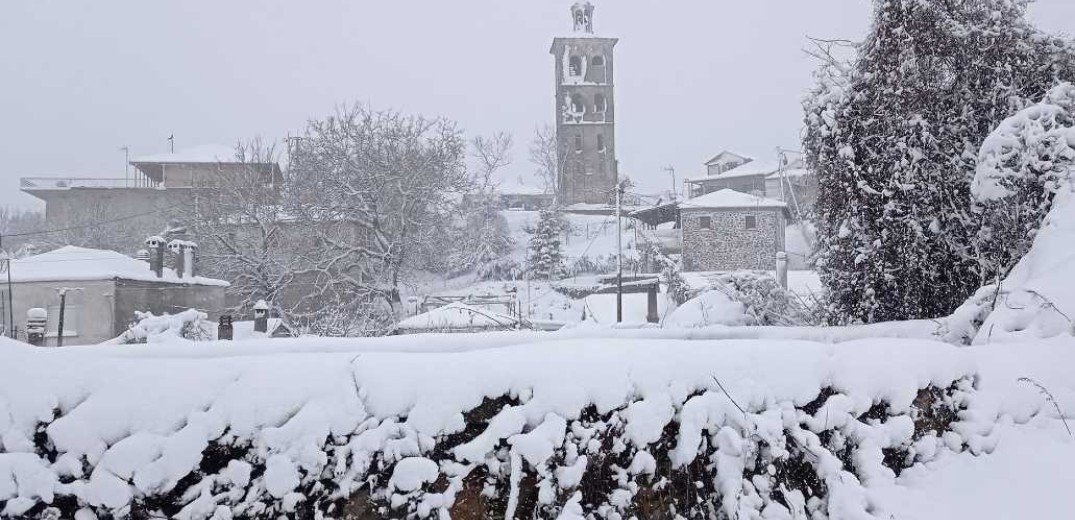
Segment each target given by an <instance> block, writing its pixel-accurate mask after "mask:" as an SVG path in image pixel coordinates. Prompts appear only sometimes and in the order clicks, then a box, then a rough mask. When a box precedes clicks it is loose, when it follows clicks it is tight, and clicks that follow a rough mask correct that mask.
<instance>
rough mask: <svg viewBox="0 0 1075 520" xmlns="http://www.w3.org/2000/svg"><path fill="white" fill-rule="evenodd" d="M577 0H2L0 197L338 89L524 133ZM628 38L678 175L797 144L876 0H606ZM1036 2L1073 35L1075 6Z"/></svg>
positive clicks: (474, 126) (330, 98)
mask: <svg viewBox="0 0 1075 520" xmlns="http://www.w3.org/2000/svg"><path fill="white" fill-rule="evenodd" d="M571 3H572V0H555V1H552V0H510V1H508V0H457V1H450V2H449V1H444V0H421V1H419V0H406V1H379V2H372V1H367V0H311V1H295V0H227V1H218V0H183V1H171V2H153V1H145V0H98V1H94V2H84V1H77V0H69V1H58V0H3V2H0V205H7V204H14V205H18V206H22V207H35V206H36V204H35V200H36V199H33V198H32V197H29V196H28V195H24V194H21V193H20V192H19V191H18V178H19V177H23V176H70V177H120V178H122V177H123V163H124V161H123V152H122V151H121V150H120V148H121V147H123V146H124V145H127V146H130V147H131V150H132V154H147V153H155V152H160V151H166V150H167V141H166V138H167V137H168V135H169V134H172V133H174V134H175V136H176V143H177V144H176V147H177V148H182V147H185V146H193V145H200V144H209V143H220V144H233V143H235V141H236V140H238V139H240V138H249V137H252V136H255V135H261V136H263V137H266V138H281V137H283V136H285V135H287V134H288V133H289V132H291V133H297V132H298V131H299V130H300V129H301V128H302V126H303V123H304V121H305V120H306V119H308V118H310V117H320V116H324V115H327V114H328V113H330V112H331V111H332V110H333V108H334V107H335V106H336V105H337V104H339V103H345V102H347V103H350V102H356V101H361V102H367V103H370V104H372V106H374V107H375V108H395V109H399V110H403V111H407V112H417V113H423V114H428V115H442V116H445V117H448V118H451V119H454V120H456V121H458V122H459V123H460V125H461V126H462V127H463V128H464V129H466V130H467V132H468V133H469V134H471V135H474V134H479V133H490V132H494V131H498V130H505V131H508V132H511V133H513V134H514V135H515V138H516V147H515V154H514V155H515V163H514V164H513V165H512V169H513V170H514V171H515V172H517V173H520V174H529V173H530V172H531V171H532V170H533V167H532V166H531V165H530V164H529V162H528V161H527V152H526V150H527V146H528V144H529V141H530V138H531V136H532V134H533V129H534V128H535V126H537V125H539V124H543V123H545V122H551V119H552V116H553V106H552V101H553V100H552V96H553V85H552V81H553V76H552V67H553V64H552V57H551V56H550V55H549V54H548V48H549V44H550V41H551V38H552V37H553V36H556V35H561V34H567V33H569V32H570V29H571V21H570V16H569V11H568V7H569V6H570V4H571ZM594 3H595V5H596V6H597V11H596V15H595V20H596V28H597V30H598V32H600V33H603V34H607V35H612V36H617V37H619V38H620V39H621V41H620V43H619V45H618V46H617V49H616V53H617V54H616V59H617V61H616V66H617V68H616V75H617V77H616V89H617V90H616V96H617V100H616V102H617V140H618V141H617V148H618V155H619V159H620V169H621V172H623V173H625V174H627V175H628V176H630V177H632V178H633V179H635V180H637V181H639V182H640V184H641V185H642V186H643V187H644V188H653V187H656V188H664V187H667V186H670V185H671V179H670V178H669V177H668V174H667V173H665V172H663V171H662V168H664V167H665V166H669V165H671V166H674V167H675V168H676V170H677V176H678V178H679V179H682V178H683V177H685V176H688V175H696V174H698V173H700V172H701V171H702V163H703V162H704V161H705V160H706V159H708V158H709V156H711V155H713V154H714V153H716V152H717V151H719V150H721V149H725V148H730V149H735V150H741V151H743V152H745V153H749V154H754V155H756V156H759V157H764V156H766V155H767V154H771V153H772V150H773V149H774V147H776V146H778V145H780V146H784V147H791V148H798V136H799V128H800V119H801V109H800V101H801V99H802V97H803V94H804V93H805V91H806V89H808V88H809V87H810V86H811V85H812V78H811V72H812V71H813V69H814V66H815V64H814V63H813V61H812V59H811V58H809V57H807V56H805V55H804V54H803V53H802V49H803V48H804V47H805V46H806V39H805V37H806V36H807V35H810V36H816V37H824V38H848V39H859V38H861V36H862V35H863V33H864V32H865V31H866V29H867V26H868V24H869V21H870V20H869V16H870V2H869V1H868V0H808V1H804V0H740V1H730V0H704V1H702V0H693V1H685V0H666V1H656V0H648V1H646V0H596V1H595V2H594ZM1031 15H1032V17H1033V18H1034V19H1035V20H1036V21H1038V23H1039V24H1040V25H1042V26H1043V27H1044V28H1046V29H1049V30H1053V31H1063V32H1066V33H1069V34H1071V33H1075V1H1072V0H1040V1H1039V2H1038V3H1037V4H1036V5H1035V6H1034V7H1033V8H1032V13H1031Z"/></svg>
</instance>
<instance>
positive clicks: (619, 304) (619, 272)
mask: <svg viewBox="0 0 1075 520" xmlns="http://www.w3.org/2000/svg"><path fill="white" fill-rule="evenodd" d="M622 198H623V182H622V181H620V182H618V183H616V323H623V221H622V216H623V206H622Z"/></svg>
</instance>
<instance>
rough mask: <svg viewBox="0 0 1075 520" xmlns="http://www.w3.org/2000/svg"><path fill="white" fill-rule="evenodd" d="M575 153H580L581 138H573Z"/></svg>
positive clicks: (578, 136) (577, 136) (579, 136)
mask: <svg viewBox="0 0 1075 520" xmlns="http://www.w3.org/2000/svg"><path fill="white" fill-rule="evenodd" d="M575 153H582V136H581V135H576V136H575Z"/></svg>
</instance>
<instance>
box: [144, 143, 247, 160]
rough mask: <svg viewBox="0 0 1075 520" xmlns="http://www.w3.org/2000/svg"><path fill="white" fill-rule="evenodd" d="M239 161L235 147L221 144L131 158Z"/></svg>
mask: <svg viewBox="0 0 1075 520" xmlns="http://www.w3.org/2000/svg"><path fill="white" fill-rule="evenodd" d="M235 162H240V161H239V160H238V159H237V158H236V155H235V148H234V147H231V146H221V145H212V144H211V145H202V146H194V147H191V148H184V149H182V150H179V151H178V152H166V153H158V154H152V155H143V156H139V157H134V158H132V159H131V164H194V163H235Z"/></svg>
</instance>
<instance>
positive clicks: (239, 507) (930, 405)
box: [0, 330, 1075, 520]
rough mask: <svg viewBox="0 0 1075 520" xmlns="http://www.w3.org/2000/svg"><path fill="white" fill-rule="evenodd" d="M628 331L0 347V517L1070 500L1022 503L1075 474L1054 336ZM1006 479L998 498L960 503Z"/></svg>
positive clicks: (700, 511) (459, 514)
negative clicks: (985, 339) (817, 337)
mask: <svg viewBox="0 0 1075 520" xmlns="http://www.w3.org/2000/svg"><path fill="white" fill-rule="evenodd" d="M642 332H644V331H635V332H632V331H620V332H619V333H615V334H613V331H606V332H604V333H602V332H600V331H595V330H590V331H589V334H590V335H591V336H590V337H588V338H587V339H576V340H572V339H570V338H571V335H570V334H537V333H524V334H521V335H512V334H487V335H473V336H466V338H465V339H466V341H461V340H460V338H459V337H458V336H457V337H454V338H453V337H449V336H411V337H406V338H384V339H376V340H375V339H366V340H335V341H330V340H322V339H312V338H311V339H304V340H293V341H283V342H274V341H271V340H256V341H249V342H235V343H232V344H215V343H210V344H204V345H199V346H193V345H189V344H181V343H176V344H171V345H159V346H145V345H143V346H103V347H84V348H74V349H68V350H64V351H43V350H34V349H31V348H28V347H26V346H23V345H20V344H16V343H13V342H10V341H6V340H5V341H0V448H2V449H0V508H2V509H3V516H4V517H15V518H23V517H25V518H78V519H80V520H81V519H89V518H103V517H108V516H110V515H112V516H116V517H128V516H129V517H135V518H153V517H162V516H167V517H175V518H190V519H199V518H216V519H222V518H276V517H277V516H278V515H282V514H284V515H288V516H293V517H301V518H314V517H326V518H362V519H364V518H405V517H431V518H433V517H439V518H447V517H448V515H451V518H477V517H478V516H474V515H476V514H479V513H481V514H489V515H493V516H496V517H501V516H503V517H507V518H557V517H559V518H562V519H575V518H587V517H588V516H587V515H593V516H590V517H591V518H628V517H631V516H635V517H638V518H663V517H666V516H669V515H671V514H672V512H673V511H675V512H676V513H677V514H680V515H683V516H686V517H694V516H697V515H702V516H709V515H718V516H724V515H726V516H727V517H735V516H738V517H740V518H752V517H761V516H759V515H763V516H764V517H766V518H802V517H803V515H810V516H811V517H814V518H818V517H822V516H823V517H825V518H831V519H841V518H879V519H889V518H918V519H925V518H951V517H952V516H951V515H952V514H953V513H952V512H953V511H968V510H975V511H980V512H981V514H982V516H976V517H975V518H1011V516H1006V515H1007V514H1008V513H1011V512H1012V511H1013V510H1012V507H1013V506H1014V505H1015V504H1023V505H1025V507H1027V508H1029V509H1024V511H1027V512H1031V511H1032V512H1033V513H1034V515H1032V516H1034V517H1037V518H1060V517H1063V515H1064V513H1065V512H1066V511H1067V510H1068V508H1069V507H1068V506H1067V505H1066V504H1065V503H1064V502H1063V501H1060V500H1042V499H1043V498H1045V497H1049V496H1052V497H1056V496H1058V495H1057V493H1059V491H1060V490H1059V489H1058V486H1060V485H1061V482H1060V481H1059V480H1058V479H1057V478H1056V477H1057V475H1060V474H1062V473H1057V471H1058V470H1061V469H1062V468H1067V467H1068V466H1069V464H1070V462H1075V440H1073V439H1072V438H1071V437H1070V435H1069V434H1068V433H1067V432H1066V426H1065V424H1064V422H1063V421H1062V419H1061V418H1060V414H1059V411H1060V410H1064V409H1065V408H1064V406H1065V405H1068V403H1073V402H1075V380H1073V379H1072V378H1071V377H1070V375H1069V371H1070V367H1071V366H1072V364H1073V363H1075V341H1073V340H1071V339H1070V338H1068V339H1064V340H1052V341H1046V342H1038V343H1031V344H1023V345H1017V346H1015V348H1012V347H1000V346H983V347H972V348H965V349H960V348H956V347H952V346H949V345H945V344H941V343H934V342H929V341H920V340H899V339H889V340H882V339H870V340H861V341H852V342H846V343H841V344H834V345H826V344H818V343H810V342H804V341H681V340H673V339H642V338H644V336H645V334H642ZM574 334H579V332H578V331H576V332H574ZM632 336H633V337H634V338H635V339H631V337H632ZM613 338H617V339H613ZM483 347H498V348H483ZM463 350H466V351H463ZM421 351H425V352H424V353H422V352H421ZM1020 378H1030V379H1028V380H1025V382H1021V381H1020ZM1041 388H1046V389H1048V390H1049V391H1050V392H1051V395H1052V396H1053V397H1055V403H1057V406H1059V408H1057V407H1054V405H1053V404H1051V403H1050V402H1049V401H1047V399H1046V396H1045V395H1043V394H1042V390H1041ZM1068 406H1070V405H1068ZM1065 461H1067V462H1065ZM1013 477H1014V480H1017V481H1020V482H1021V483H1019V484H1018V485H1009V486H1005V487H1004V488H1003V490H997V492H998V493H1001V491H1002V492H1003V493H1002V494H1001V495H1000V496H984V497H983V496H982V493H980V492H979V490H980V489H992V488H989V487H987V486H992V485H993V484H991V483H993V482H1002V481H1006V480H1013ZM999 501H1004V502H1005V507H1000V508H989V507H986V504H992V503H996V502H999ZM927 504H928V505H930V507H926V505H927ZM966 507H971V508H972V509H965V508H966ZM50 515H51V516H50ZM348 515H350V516H348ZM957 516H958V515H957Z"/></svg>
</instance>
